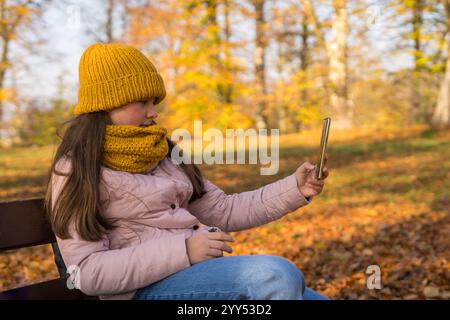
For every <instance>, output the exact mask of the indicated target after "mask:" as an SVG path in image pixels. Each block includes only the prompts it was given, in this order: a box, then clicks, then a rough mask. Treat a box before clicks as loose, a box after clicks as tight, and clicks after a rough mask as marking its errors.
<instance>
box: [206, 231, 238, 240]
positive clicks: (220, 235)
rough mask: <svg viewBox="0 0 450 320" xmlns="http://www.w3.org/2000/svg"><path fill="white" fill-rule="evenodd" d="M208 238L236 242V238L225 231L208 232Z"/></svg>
mask: <svg viewBox="0 0 450 320" xmlns="http://www.w3.org/2000/svg"><path fill="white" fill-rule="evenodd" d="M207 236H208V239H210V240H221V241H229V242H234V238H233V237H232V236H230V235H229V234H228V233H225V232H222V231H220V232H208V233H207Z"/></svg>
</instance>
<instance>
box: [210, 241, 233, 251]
mask: <svg viewBox="0 0 450 320" xmlns="http://www.w3.org/2000/svg"><path fill="white" fill-rule="evenodd" d="M209 247H210V248H212V249H218V250H221V251H226V252H228V253H232V252H233V250H232V249H231V247H230V246H229V245H228V244H226V243H225V242H223V241H219V240H211V241H210V244H209Z"/></svg>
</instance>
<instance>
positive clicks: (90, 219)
mask: <svg viewBox="0 0 450 320" xmlns="http://www.w3.org/2000/svg"><path fill="white" fill-rule="evenodd" d="M107 124H111V119H110V117H109V114H108V113H107V112H105V111H99V112H92V113H87V114H82V115H79V116H76V117H74V118H72V119H70V120H68V121H66V122H64V123H63V124H62V125H61V126H60V127H59V128H58V132H57V135H58V136H59V137H60V138H61V143H60V145H59V146H58V148H57V150H56V154H55V157H54V159H53V162H52V165H51V167H50V169H49V171H48V180H47V190H46V195H45V201H44V207H45V211H46V213H47V216H48V219H49V221H50V223H51V225H52V229H53V231H54V232H55V234H56V235H57V236H58V237H59V238H61V239H67V238H70V237H71V235H70V233H69V228H68V227H69V223H70V222H71V221H72V220H73V219H74V225H75V228H76V231H77V233H78V234H79V235H80V237H81V238H83V239H84V240H87V241H98V240H100V239H101V236H102V234H103V233H104V232H105V231H106V230H111V229H113V228H114V226H113V225H112V224H110V223H108V222H107V221H106V220H105V219H104V218H103V217H102V215H101V213H100V211H99V208H100V201H99V200H100V197H99V194H100V192H99V185H100V178H101V165H102V158H103V139H104V135H105V129H106V125H107ZM61 130H64V132H63V133H62V134H61V133H60V132H61ZM166 139H167V142H168V145H169V153H168V156H169V157H170V154H171V152H172V149H173V148H174V146H175V143H174V142H173V141H171V140H170V139H168V138H166ZM63 157H68V158H69V159H70V163H71V171H70V172H69V173H64V172H59V171H57V170H56V165H57V163H58V161H59V160H60V159H61V158H63ZM180 166H181V168H182V169H183V170H184V172H185V173H186V175H187V176H188V177H189V180H190V181H191V183H192V185H193V194H192V197H191V198H190V199H189V202H192V201H194V200H196V199H198V198H201V197H202V196H203V194H205V188H204V184H203V178H202V174H201V172H200V169H199V168H198V167H197V166H196V165H195V164H185V163H181V164H180ZM53 173H54V174H57V175H62V176H66V177H68V178H67V181H66V182H65V184H64V187H63V189H62V190H61V192H60V194H59V196H58V199H57V200H56V202H55V206H54V208H53V210H52V188H51V177H52V174H53Z"/></svg>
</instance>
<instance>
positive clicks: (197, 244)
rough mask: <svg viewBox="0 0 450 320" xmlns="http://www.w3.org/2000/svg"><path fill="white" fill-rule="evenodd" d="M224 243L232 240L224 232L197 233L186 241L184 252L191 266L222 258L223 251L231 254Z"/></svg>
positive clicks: (229, 248)
mask: <svg viewBox="0 0 450 320" xmlns="http://www.w3.org/2000/svg"><path fill="white" fill-rule="evenodd" d="M226 242H234V238H233V237H232V236H230V235H229V234H227V233H225V232H222V231H220V232H199V233H196V234H194V235H193V236H191V237H190V238H188V239H186V251H187V254H188V257H189V261H190V263H191V265H192V264H195V263H198V262H201V261H203V260H207V259H211V258H217V257H223V251H226V252H228V253H231V252H233V250H232V249H231V247H230V246H229V245H228V244H227V243H226Z"/></svg>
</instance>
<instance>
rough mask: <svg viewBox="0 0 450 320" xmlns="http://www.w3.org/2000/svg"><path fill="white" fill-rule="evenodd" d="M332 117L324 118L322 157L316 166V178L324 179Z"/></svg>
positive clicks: (321, 145)
mask: <svg viewBox="0 0 450 320" xmlns="http://www.w3.org/2000/svg"><path fill="white" fill-rule="evenodd" d="M330 124H331V119H330V118H325V119H323V127H322V138H321V139H320V158H319V162H318V164H317V168H316V179H317V180H322V178H323V167H325V155H326V153H327V142H328V134H329V133H330Z"/></svg>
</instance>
